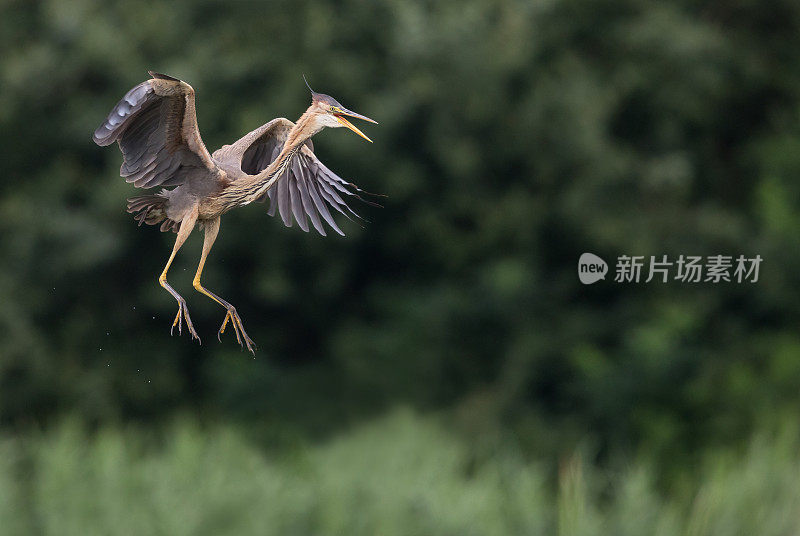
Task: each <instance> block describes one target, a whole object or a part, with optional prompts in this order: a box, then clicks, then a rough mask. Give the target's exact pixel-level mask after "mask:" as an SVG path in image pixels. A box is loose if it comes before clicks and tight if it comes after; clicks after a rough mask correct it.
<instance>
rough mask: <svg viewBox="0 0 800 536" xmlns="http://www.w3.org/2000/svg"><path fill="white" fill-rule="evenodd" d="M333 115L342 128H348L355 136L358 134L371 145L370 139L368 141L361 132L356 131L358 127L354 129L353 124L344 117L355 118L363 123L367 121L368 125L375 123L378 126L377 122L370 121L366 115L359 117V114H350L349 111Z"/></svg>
mask: <svg viewBox="0 0 800 536" xmlns="http://www.w3.org/2000/svg"><path fill="white" fill-rule="evenodd" d="M333 115H335V116H336V120H337V121H339V122H340V123H341V124H343V125H344V126H346V127H347V128H349V129H350V130H352V131H353V132H355V133H356V134H358V135H359V136H361V137H362V138H364V139H365V140H367V141H368V142H370V143H372V140H371V139H369V138H368V137H367V136H366V135H365V134H364V133H363V132H361V131H360V130H359V129H358V127H356V126H355V125H354V124H353V123H351V122H350V121H348V120H347V119H346V118H345V117H344V116H346V115H347V116H349V117H355V118H356V119H363V120H364V121H369V122H370V123H375V124H376V125H377V124H378V122H377V121H375V120H374V119H370V118H369V117H367V116H366V115H361V114H357V113H355V112H351V111H350V110H342V112H341V113H336V114H333Z"/></svg>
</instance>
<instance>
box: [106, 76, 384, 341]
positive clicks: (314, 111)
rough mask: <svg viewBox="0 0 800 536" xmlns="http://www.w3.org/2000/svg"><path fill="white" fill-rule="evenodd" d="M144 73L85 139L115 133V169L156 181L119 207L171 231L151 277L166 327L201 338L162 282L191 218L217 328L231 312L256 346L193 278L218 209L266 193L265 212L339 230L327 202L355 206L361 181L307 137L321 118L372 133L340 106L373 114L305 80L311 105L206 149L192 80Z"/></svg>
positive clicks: (110, 137) (143, 182)
mask: <svg viewBox="0 0 800 536" xmlns="http://www.w3.org/2000/svg"><path fill="white" fill-rule="evenodd" d="M150 76H152V78H151V79H150V80H147V81H145V82H142V83H141V84H139V85H138V86H136V87H134V88H133V89H131V90H130V91H129V92H128V93H127V94H126V95H125V96H124V97H123V98H122V100H120V101H119V103H117V105H116V106H115V107H114V109H113V110H111V113H110V114H109V116H108V118H107V119H106V121H105V122H104V123H103V124H102V125H100V127H99V128H98V129H97V130H96V131H95V133H94V141H95V143H97V144H98V145H102V146H105V145H110V144H111V143H113V142H115V141H116V142H117V143H118V144H119V148H120V150H121V151H122V156H123V163H122V167H121V168H120V175H121V176H122V177H124V178H125V180H126V181H127V182H130V183H133V185H134V186H136V187H138V188H155V187H161V188H162V190H161V191H160V192H159V193H157V194H153V195H144V196H139V197H133V198H130V199H128V212H130V213H132V214H134V219H136V220H137V221H138V222H139V224H140V225H141V224H142V223H147V224H148V225H157V224H161V230H162V231H173V232H175V233H177V235H178V236H177V238H176V240H175V246H174V247H173V249H172V254H171V255H170V257H169V260H168V261H167V264H166V266H165V267H164V270H163V272H162V273H161V275H160V276H159V278H158V282H159V284H160V285H161V286H162V287H164V288H165V289H166V290H167V291H169V293H170V294H172V296H173V297H174V298H175V299H176V300H177V301H178V313H177V315H176V316H175V321H174V322H173V323H172V328H173V329H174V328H175V326H176V325H177V326H178V332H179V333H180V332H181V329H182V328H181V326H182V323H183V322H184V321H185V322H186V327H187V328H188V330H189V333H190V334H191V336H192V337H193V338H196V339H197V340H198V341H199V340H200V337H199V336H198V335H197V332H196V331H195V329H194V326H193V325H192V321H191V318H190V317H189V311H188V309H187V308H186V301H185V300H184V299H183V297H181V295H180V294H178V293H177V292H176V291H175V290H174V289H173V288H172V287H171V286H170V284H169V283H168V282H167V271H168V270H169V267H170V265H171V264H172V261H173V260H174V258H175V255H176V253H177V252H178V250H179V249H180V248H181V246H182V245H183V243H184V242H185V241H186V238H187V237H188V236H189V234H190V233H191V232H192V229H194V226H195V224H201V226H202V227H203V229H204V231H205V240H204V242H203V252H202V254H201V256H200V264H199V265H198V267H197V273H196V274H195V277H194V282H193V285H194V288H195V289H196V290H197V291H199V292H201V293H202V294H205V295H206V296H208V297H209V298H211V299H212V300H214V301H215V302H217V303H219V304H220V305H222V306H223V307H225V309H226V311H227V312H226V315H225V320H224V321H223V322H222V326H221V327H220V329H219V332H218V333H217V338H219V336H220V335H221V334H222V333H223V332H224V331H225V327H226V326H227V324H228V321H230V322H231V325H233V329H234V332H235V334H236V339H237V341H238V342H239V344H240V345H242V346H246V347H247V349H248V350H249V351H251V352H253V353H255V351H254V347H255V344H254V343H253V341H252V340H251V339H250V337H248V335H247V332H245V330H244V326H243V325H242V320H241V318H240V317H239V315H238V313H237V312H236V308H235V307H233V306H232V305H231V304H230V303H228V302H226V301H225V300H223V299H222V298H220V297H219V296H217V295H216V294H214V293H212V292H211V291H209V290H208V289H206V288H204V287H203V286H202V285H201V284H200V276H201V274H202V272H203V266H204V264H205V261H206V258H207V257H208V253H209V251H211V247H212V246H213V245H214V241H215V240H216V238H217V233H218V232H219V224H220V216H221V215H222V214H224V213H225V212H227V211H229V210H231V209H232V208H235V207H238V206H242V205H247V204H250V203H252V202H254V201H260V202H263V201H266V200H267V199H269V200H270V203H271V205H270V209H269V214H270V215H271V216H273V215H275V214H276V213H280V216H281V219H282V221H283V223H284V224H285V225H286V226H287V227H291V226H292V218H294V221H296V222H297V224H298V225H299V226H300V228H301V229H303V230H304V231H308V230H309V225H308V221H307V219H306V217H308V219H310V220H311V225H312V226H313V227H314V229H316V230H317V231H318V232H319V233H320V234H322V235H325V234H326V232H325V227H324V225H323V220H324V222H325V223H327V224H328V225H329V226H330V227H331V228H332V229H333V230H334V231H336V232H337V233H339V234H341V235H344V233H343V232H342V230H341V229H340V228H339V226H338V225H337V224H336V221H335V220H334V219H333V216H332V213H331V210H330V209H333V210H334V211H336V212H339V213H341V214H344V215H345V216H347V217H348V218H349V217H350V215H354V216H358V215H357V214H356V213H355V212H353V210H352V209H351V208H350V207H349V206H348V205H347V202H346V199H347V198H348V197H356V198H358V199H361V200H362V201H365V200H364V199H363V198H362V197H360V196H359V193H360V192H362V190H360V189H359V188H358V187H356V186H355V185H354V184H352V183H350V182H347V181H345V180H343V179H342V178H340V177H339V176H337V175H336V174H335V173H333V172H332V171H331V170H330V169H328V168H327V167H326V166H325V165H324V164H323V163H322V162H320V161H319V160H318V159H317V157H316V156H315V155H314V146H313V145H312V143H311V140H310V138H311V136H313V135H314V134H316V133H317V132H319V131H321V130H322V129H323V128H325V127H334V128H336V127H342V126H345V127H347V128H349V129H351V130H352V131H354V132H355V133H356V134H358V135H360V136H361V137H363V138H365V139H366V140H368V141H371V140H370V139H369V138H367V137H366V136H365V135H364V134H363V133H362V132H361V131H360V130H359V129H358V128H356V127H355V126H354V125H353V124H352V123H350V121H348V120H347V119H346V118H345V116H350V117H356V118H359V119H363V120H365V121H370V122H372V123H375V121H373V120H372V119H370V118H368V117H365V116H363V115H360V114H357V113H355V112H352V111H350V110H348V109H346V108H345V107H343V106H342V105H341V104H339V103H338V102H337V101H336V100H335V99H333V98H332V97H330V96H328V95H323V94H320V93H315V92H314V91H313V90H312V92H311V95H312V99H311V106H309V107H308V109H307V110H306V111H305V113H303V115H302V116H301V117H300V119H298V121H297V123H296V124H295V123H292V122H291V121H289V120H288V119H283V118H278V119H273V120H272V121H270V122H269V123H267V124H266V125H263V126H262V127H259V128H257V129H256V130H254V131H252V132H250V133H249V134H247V135H245V136H244V137H242V138H241V139H240V140H238V141H236V142H235V143H233V144H232V145H225V146H224V147H222V148H221V149H219V150H217V151H215V152H214V154H210V153H209V152H208V149H206V146H205V144H203V140H202V139H201V138H200V131H199V130H198V127H197V117H196V115H195V102H194V90H193V89H192V87H191V86H190V85H189V84H187V83H186V82H183V81H181V80H178V79H177V78H173V77H171V76H167V75H163V74H158V73H154V72H152V71H150ZM309 89H311V88H309ZM170 187H174V188H173V189H171V190H170V189H168V188H170ZM365 202H367V203H370V204H374V203H371V202H369V201H365ZM171 332H172V330H170V333H171Z"/></svg>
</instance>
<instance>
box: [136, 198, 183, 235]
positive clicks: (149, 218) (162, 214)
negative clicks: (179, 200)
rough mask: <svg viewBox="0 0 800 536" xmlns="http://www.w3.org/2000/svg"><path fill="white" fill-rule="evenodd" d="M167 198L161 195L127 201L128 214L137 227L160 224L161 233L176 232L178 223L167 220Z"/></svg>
mask: <svg viewBox="0 0 800 536" xmlns="http://www.w3.org/2000/svg"><path fill="white" fill-rule="evenodd" d="M167 200H168V199H167V198H166V197H164V196H163V195H158V194H156V195H140V196H138V197H131V198H129V199H128V213H130V214H133V215H134V216H133V219H134V220H136V221H138V222H139V225H141V224H143V223H146V224H147V225H158V224H159V223H160V224H161V231H162V232H165V231H172V232H173V233H177V232H178V228H179V227H180V223H179V222H176V221H173V220H171V219H169V218H167Z"/></svg>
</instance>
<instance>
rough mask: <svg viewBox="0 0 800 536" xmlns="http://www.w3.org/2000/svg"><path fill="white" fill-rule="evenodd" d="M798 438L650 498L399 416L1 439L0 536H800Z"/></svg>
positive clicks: (575, 468)
mask: <svg viewBox="0 0 800 536" xmlns="http://www.w3.org/2000/svg"><path fill="white" fill-rule="evenodd" d="M798 446H800V441H798V436H797V434H783V435H781V436H771V437H770V438H769V439H766V438H761V439H756V440H754V441H753V442H752V445H751V447H750V448H749V450H748V451H747V452H746V453H741V454H739V455H731V456H727V457H725V458H724V459H723V458H719V457H716V458H715V459H713V460H708V461H707V462H705V463H703V464H701V465H700V466H699V467H696V468H688V467H687V468H686V476H687V481H686V484H685V485H676V486H672V488H674V489H672V491H669V492H667V493H664V492H663V491H657V490H656V487H655V486H654V484H653V481H652V478H651V475H652V473H651V468H650V467H648V463H647V462H646V461H643V462H642V463H639V464H634V465H632V466H630V467H628V468H627V469H625V470H622V471H619V472H610V471H608V470H601V469H599V468H597V467H593V466H591V465H590V464H587V463H585V462H583V461H581V457H580V456H573V457H570V458H567V459H565V461H562V462H561V463H560V469H559V471H558V476H557V478H555V479H553V478H550V477H549V476H548V471H546V470H545V469H544V467H545V466H546V465H547V464H545V463H543V464H541V465H537V464H536V463H530V462H528V461H525V460H523V459H521V458H520V457H519V456H518V455H517V453H515V450H514V448H513V446H511V445H506V446H504V447H501V448H499V449H498V450H497V451H496V452H494V453H493V454H492V455H491V456H489V457H486V458H485V459H483V461H480V462H475V459H474V457H473V456H472V455H471V449H470V446H469V444H468V442H466V441H465V440H464V439H463V438H458V437H457V436H456V435H454V434H452V433H451V432H448V431H447V430H446V429H445V427H443V426H442V424H441V423H440V422H438V421H437V420H435V419H431V418H423V417H419V416H417V415H414V414H411V413H409V412H398V413H395V414H392V415H390V416H388V417H386V418H384V419H381V420H379V421H376V422H373V423H372V424H370V425H367V426H364V427H361V428H359V429H355V430H352V431H350V432H348V433H346V434H344V435H342V436H341V437H339V438H336V439H333V440H330V441H328V442H326V443H324V444H320V445H318V446H313V447H307V448H304V449H293V450H292V453H291V455H288V456H285V455H276V454H269V453H264V452H262V451H260V450H259V449H257V448H255V447H253V446H252V444H251V443H249V442H248V441H247V440H246V439H245V437H244V435H243V434H241V433H240V432H238V431H237V430H235V429H233V428H230V427H221V428H215V429H211V430H208V429H204V430H201V429H200V428H198V427H197V426H195V425H193V424H191V423H188V422H178V423H175V424H174V425H173V426H171V427H169V429H168V430H167V431H166V433H165V434H164V435H162V436H159V437H158V438H156V437H154V436H152V435H148V434H144V433H142V431H141V430H138V429H135V428H127V429H124V430H123V429H111V428H109V429H104V430H100V431H97V432H95V433H91V434H88V433H86V432H84V431H83V430H81V429H80V427H79V426H77V425H74V424H67V425H64V426H61V427H60V428H59V429H58V430H56V431H52V432H47V433H45V434H42V435H38V436H35V437H34V436H31V435H27V436H24V437H22V438H21V437H16V438H6V439H5V440H3V441H2V442H1V443H0V520H2V522H1V523H0V532H1V533H2V534H4V535H5V534H9V535H16V534H25V535H27V534H46V535H50V534H53V535H55V534H58V535H60V536H69V535H90V534H103V535H116V534H119V535H123V534H136V535H149V534H169V535H184V534H185V535H189V534H191V535H202V534H209V535H212V534H213V535H221V534H236V535H243V534H258V535H271V534H276V535H277V534H280V535H282V536H287V535H295V534H297V535H314V534H320V535H322V534H325V535H328V534H347V535H352V536H359V535H383V536H393V535H408V534H419V535H453V536H455V535H458V536H469V535H497V536H501V535H503V536H505V535H516V534H519V535H523V534H524V535H537V534H547V535H552V534H558V535H562V536H583V535H608V534H613V535H619V536H625V535H641V534H657V535H660V536H671V535H706V534H708V535H725V536H732V535H737V534H742V535H752V534H759V535H761V536H770V535H789V534H797V532H798V531H799V530H800V514H798V512H800V460H798V458H797V456H796V455H795V452H796V451H797V447H798Z"/></svg>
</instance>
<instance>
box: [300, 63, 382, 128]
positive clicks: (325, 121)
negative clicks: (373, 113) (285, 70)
mask: <svg viewBox="0 0 800 536" xmlns="http://www.w3.org/2000/svg"><path fill="white" fill-rule="evenodd" d="M303 80H305V76H303ZM306 86H308V89H309V90H310V91H311V107H310V108H309V110H310V111H312V112H313V113H314V115H315V119H316V122H317V124H318V125H319V127H320V128H322V127H328V128H340V127H347V128H349V129H350V130H352V131H353V132H355V133H356V134H358V135H359V136H361V137H362V138H364V139H365V140H367V141H368V142H370V143H372V140H371V139H369V138H368V137H367V136H366V135H365V134H364V133H363V132H361V131H360V130H359V129H358V127H356V126H355V125H354V124H353V123H351V122H350V121H348V120H347V118H348V117H355V118H356V119H363V120H364V121H369V122H370V123H375V124H378V122H377V121H375V120H374V119H370V118H369V117H367V116H365V115H361V114H357V113H356V112H354V111H352V110H348V109H347V108H345V107H344V106H342V105H341V104H340V103H339V101H337V100H336V99H334V98H333V97H331V96H330V95H325V94H322V93H317V92H316V91H314V90H313V89H311V86H309V85H308V80H306Z"/></svg>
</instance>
